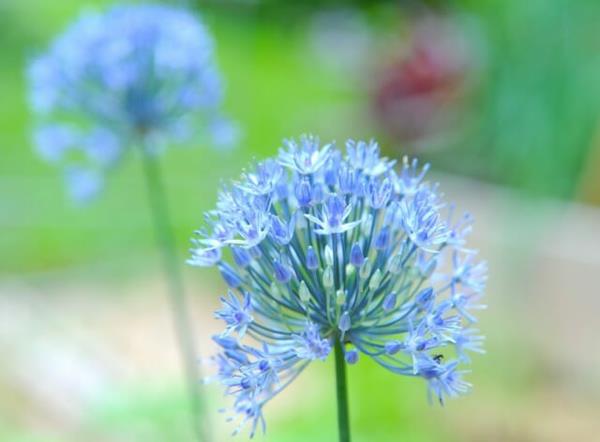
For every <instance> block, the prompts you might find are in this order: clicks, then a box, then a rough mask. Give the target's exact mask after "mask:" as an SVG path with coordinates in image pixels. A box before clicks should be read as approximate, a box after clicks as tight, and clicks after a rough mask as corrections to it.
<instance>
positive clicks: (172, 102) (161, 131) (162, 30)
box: [27, 5, 233, 197]
mask: <svg viewBox="0 0 600 442" xmlns="http://www.w3.org/2000/svg"><path fill="white" fill-rule="evenodd" d="M27 73H28V78H29V84H30V91H29V92H30V94H29V98H30V103H31V108H32V110H33V112H34V114H35V116H36V119H37V121H36V125H37V128H36V130H35V133H34V142H35V145H36V147H37V149H38V152H39V154H40V156H42V158H43V159H45V160H47V161H49V162H52V163H57V164H59V165H61V166H64V167H65V169H66V168H69V169H86V170H87V171H89V170H93V171H94V172H95V174H96V175H97V176H98V177H100V176H101V173H100V172H103V171H105V170H106V169H108V168H110V167H111V166H112V165H114V163H115V162H116V161H117V160H118V159H119V158H120V157H121V156H122V154H123V151H124V150H125V149H126V148H127V147H129V146H131V145H132V144H134V143H139V142H140V139H142V138H143V139H144V140H145V145H146V148H148V149H150V150H152V151H153V152H154V153H156V152H158V151H160V150H162V147H163V146H164V145H165V144H166V143H167V142H169V143H172V142H182V141H184V140H186V139H188V138H190V137H191V136H192V135H194V136H195V135H198V133H200V134H204V135H208V137H209V138H212V139H213V141H214V143H213V144H219V143H222V142H226V141H227V139H228V138H229V139H230V138H232V136H233V126H232V125H231V124H230V123H229V122H227V121H226V120H225V119H224V118H223V117H222V116H221V112H220V111H219V108H220V105H221V101H222V91H221V81H220V77H219V74H218V72H217V69H216V66H215V63H214V60H213V43H212V39H211V38H210V36H209V35H208V33H207V31H206V29H205V27H204V26H203V25H202V24H201V23H200V22H199V21H198V20H197V19H196V17H194V16H193V15H192V14H191V13H189V12H187V11H185V10H183V9H177V8H174V7H170V6H162V5H129V6H115V7H112V8H110V9H108V10H107V11H105V12H91V11H88V12H86V13H84V14H82V15H81V16H80V17H79V18H78V19H77V20H76V21H75V22H74V23H72V24H71V25H70V26H69V27H68V28H67V29H66V30H65V31H64V33H63V34H61V35H60V36H59V37H58V38H56V39H55V40H54V42H53V43H52V44H51V46H50V48H49V49H48V51H47V52H46V53H45V54H43V55H41V56H39V57H37V58H35V59H33V60H32V61H31V63H30V64H29V67H28V72H27ZM81 173H83V172H81ZM70 181H71V182H72V180H70ZM98 184H100V182H98ZM96 187H97V188H98V189H99V188H100V187H101V186H99V185H97V186H96ZM73 194H74V195H80V196H82V197H83V196H90V194H91V192H89V191H88V192H84V191H77V190H74V191H73Z"/></svg>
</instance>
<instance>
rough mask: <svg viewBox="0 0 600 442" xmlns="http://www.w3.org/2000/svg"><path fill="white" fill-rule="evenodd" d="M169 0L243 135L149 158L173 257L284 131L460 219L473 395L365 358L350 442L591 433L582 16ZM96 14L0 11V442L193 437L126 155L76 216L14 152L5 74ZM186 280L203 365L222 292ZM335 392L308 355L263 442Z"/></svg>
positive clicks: (28, 155) (597, 100) (408, 5)
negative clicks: (481, 306)
mask: <svg viewBox="0 0 600 442" xmlns="http://www.w3.org/2000/svg"><path fill="white" fill-rule="evenodd" d="M189 3H191V5H190V6H191V7H193V8H194V10H195V11H196V12H197V13H198V14H199V15H201V17H202V19H203V21H204V22H205V23H206V25H207V26H208V27H209V28H210V30H211V32H212V33H213V35H214V38H215V41H216V55H217V58H218V64H219V67H220V68H221V71H222V73H223V77H224V82H225V84H226V110H227V112H228V114H229V115H230V116H231V118H232V119H234V120H235V121H236V122H237V123H238V124H239V126H240V128H241V133H242V136H241V138H240V141H239V145H238V146H236V147H235V148H233V149H230V150H227V151H216V150H214V149H211V148H210V147H209V146H196V145H190V146H186V147H185V148H182V149H173V150H171V151H169V152H168V154H167V155H165V157H164V161H163V166H164V174H165V177H166V181H167V186H168V194H169V198H170V202H171V207H172V209H173V216H174V219H175V224H176V234H177V239H178V243H179V246H180V251H181V260H182V262H183V261H184V259H185V257H186V249H187V244H188V238H189V237H190V236H191V232H192V231H193V230H194V229H195V228H197V227H199V226H200V224H201V222H202V212H203V211H204V210H206V209H208V208H210V207H211V206H212V205H213V204H214V202H215V197H216V189H217V187H218V185H219V183H220V182H221V181H222V180H224V179H228V178H232V177H235V176H237V175H238V174H239V172H240V170H241V169H242V168H243V167H244V166H245V165H246V164H247V163H248V162H249V161H250V160H252V159H253V158H262V157H265V156H267V155H272V154H273V153H275V152H276V150H277V148H278V146H280V143H281V140H282V139H283V138H287V137H292V136H298V135H300V134H302V133H306V132H310V133H314V134H317V135H319V136H320V137H321V138H322V139H323V140H327V141H328V140H337V141H338V142H339V143H340V144H342V143H343V142H344V141H345V140H346V139H347V138H351V137H355V138H372V137H374V138H376V139H377V140H379V141H380V142H381V145H382V149H383V150H384V152H385V153H386V155H388V156H391V157H397V158H399V157H400V156H401V155H403V154H405V153H409V154H411V155H417V156H419V157H421V158H424V159H426V160H427V161H430V162H431V163H432V165H433V171H434V172H433V179H434V180H438V181H440V182H441V185H442V188H443V189H444V190H445V192H446V194H447V196H448V199H451V200H455V201H457V203H458V206H459V208H465V209H467V208H468V209H469V210H470V211H471V212H472V213H474V215H475V216H476V219H477V224H476V233H475V235H474V242H475V244H476V246H477V247H478V248H479V249H481V255H482V256H483V257H485V258H487V259H489V261H490V269H491V271H490V273H491V279H490V287H489V290H488V304H489V306H490V307H489V309H488V311H486V312H485V314H484V315H482V320H481V329H482V330H483V331H484V333H485V334H486V335H488V343H487V349H488V354H487V355H486V356H484V357H477V358H476V359H475V361H474V364H473V373H472V375H471V376H470V380H471V381H472V382H473V383H474V384H475V389H474V391H473V393H472V394H471V395H470V396H468V397H466V398H462V399H459V400H456V401H452V402H450V403H449V404H448V405H447V406H446V407H445V408H443V409H441V408H440V407H435V406H433V407H432V406H429V405H428V403H427V400H426V395H425V385H423V384H422V383H421V382H419V381H415V380H413V379H405V378H398V377H396V376H394V375H392V374H390V373H387V372H386V371H384V370H383V369H381V368H379V367H377V366H375V365H374V364H372V363H370V362H369V361H367V360H366V358H363V360H362V361H361V363H360V364H358V365H357V366H354V367H351V369H350V371H349V378H350V379H349V380H350V396H351V398H350V400H351V415H352V426H353V432H354V435H355V440H357V441H390V442H391V441H398V440H402V441H436V440H442V439H443V440H447V441H482V440H485V441H571V440H590V441H591V440H595V439H596V438H597V437H598V434H600V424H599V423H598V420H597V411H598V409H599V408H598V407H599V406H600V375H599V373H600V359H599V358H600V356H598V352H597V351H595V347H597V338H598V336H599V335H600V326H599V325H598V321H597V318H596V316H597V315H596V314H595V312H597V311H598V309H599V308H600V301H599V300H598V296H597V294H598V288H597V284H596V283H595V282H594V281H593V280H592V275H594V274H595V273H594V271H598V270H600V227H599V226H600V210H599V209H598V208H597V207H596V206H597V204H598V203H599V202H600V175H599V171H600V147H599V145H598V144H599V138H598V122H599V120H598V116H599V115H600V114H599V109H600V30H599V28H598V23H600V3H599V2H597V1H595V0H579V1H577V2H573V1H567V0H529V1H520V0H503V1H502V0H487V1H470V0H463V1H450V2H441V1H437V2H433V1H429V2H418V1H404V2H398V1H395V2H392V1H389V2H376V1H355V2H352V1H345V2H344V1H333V0H329V1H316V0H312V1H308V2H301V3H299V2H295V3H293V4H292V2H288V1H284V0H281V1H275V0H271V1H262V2H261V1H260V0H256V1H241V0H240V1H226V0H223V1H208V2H206V1H197V2H195V3H194V2H189ZM104 4H109V3H108V2H78V1H74V0H61V1H60V2H46V1H42V0H19V1H18V0H0V17H1V18H0V20H1V28H0V97H1V98H0V103H1V105H0V146H2V149H3V154H2V156H1V158H2V159H1V160H0V228H1V231H0V352H1V353H0V354H1V355H2V356H1V358H2V360H1V363H0V440H2V441H4V440H6V441H43V442H45V441H83V440H85V441H132V440H134V441H164V440H174V441H185V440H191V435H190V434H188V427H187V421H186V402H185V397H184V393H183V391H182V383H181V381H180V378H179V367H178V357H177V354H176V351H175V348H174V347H175V345H174V339H173V337H172V335H171V329H170V324H169V317H168V311H167V308H166V307H167V306H166V302H165V300H164V299H163V296H164V295H163V291H164V286H163V282H162V278H161V272H160V268H159V266H158V262H157V256H156V251H155V249H154V243H153V237H152V230H151V227H152V226H151V223H150V221H149V217H148V211H147V207H146V199H145V195H144V188H143V181H142V174H141V166H140V164H138V163H137V162H136V160H137V158H135V156H134V155H130V157H126V158H125V159H124V161H123V164H122V165H121V167H119V168H117V169H115V170H114V172H113V173H112V176H111V177H110V178H109V179H108V185H107V188H106V189H105V192H104V194H103V195H102V196H101V198H99V199H98V201H95V202H94V203H93V204H91V205H90V206H89V207H85V208H83V209H82V208H81V207H75V206H73V205H72V204H71V203H69V201H68V200H67V199H66V198H65V194H64V189H63V188H62V180H61V178H60V176H59V174H58V173H57V171H56V170H54V169H52V168H51V167H49V166H48V165H47V164H44V163H43V162H42V161H41V160H40V159H39V158H37V157H36V155H35V154H34V152H33V149H32V146H31V140H30V127H31V125H32V121H31V115H30V113H29V111H28V107H27V102H26V89H27V87H26V84H25V79H24V67H25V65H26V62H27V60H28V59H29V57H31V56H33V55H34V54H36V53H37V52H39V51H41V50H43V49H44V48H45V47H46V45H47V44H48V42H49V41H50V39H52V38H53V37H54V36H55V35H56V34H57V33H58V32H60V31H61V30H62V29H64V27H65V26H66V25H67V24H68V23H69V22H70V21H71V20H72V19H74V18H75V17H76V16H77V15H78V13H79V12H80V11H81V10H82V8H85V7H97V6H100V5H104ZM423 47H425V48H426V49H427V50H432V51H433V53H434V54H437V55H436V57H437V58H434V63H431V60H427V59H426V60H425V61H423V59H422V58H421V52H419V50H420V49H422V48H423ZM185 277H186V280H187V283H188V289H189V290H188V292H189V294H190V297H191V298H193V299H192V302H193V315H194V317H195V319H196V321H195V324H196V329H197V330H196V331H197V334H198V337H199V340H200V342H201V353H202V354H203V355H204V356H206V355H207V354H208V353H209V352H210V350H211V347H210V339H209V337H210V335H211V334H212V333H214V332H215V331H216V330H218V324H217V323H216V322H215V321H214V320H213V319H212V316H211V312H212V310H213V307H214V306H215V304H216V300H217V298H218V295H220V294H222V293H223V290H224V287H223V286H222V284H221V282H220V281H219V280H218V278H217V275H216V272H214V271H211V270H199V269H195V268H194V269H190V268H186V269H185ZM207 392H208V394H209V395H210V399H211V401H212V402H213V403H214V404H215V405H213V406H211V407H210V408H209V409H208V410H207V413H208V415H209V419H210V421H211V422H212V423H213V426H214V428H213V433H214V435H215V437H214V440H216V441H225V440H228V437H229V436H228V435H229V431H230V430H231V428H230V427H228V425H227V424H226V423H224V422H223V421H224V419H223V416H221V415H219V414H218V413H217V409H218V408H219V407H220V406H222V399H221V396H220V390H219V389H218V388H217V387H214V386H209V387H208V388H207ZM333 393H334V391H333V367H332V366H331V365H330V364H329V363H324V364H320V363H315V364H313V366H312V367H311V368H310V369H309V370H308V371H307V372H306V373H305V374H304V375H303V376H302V377H301V380H299V381H298V382H297V383H296V384H294V385H293V386H292V387H291V388H290V389H289V391H288V392H286V393H285V394H283V395H282V396H281V397H280V398H277V399H276V400H275V401H274V402H273V403H272V404H271V405H269V406H267V408H266V415H267V420H268V426H269V428H268V432H267V435H266V436H265V437H264V440H269V441H278V442H279V441H304V440H315V441H329V440H335V403H334V394H333ZM238 437H240V436H238ZM242 437H244V436H242ZM260 437H261V438H262V436H260Z"/></svg>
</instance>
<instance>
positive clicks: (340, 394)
mask: <svg viewBox="0 0 600 442" xmlns="http://www.w3.org/2000/svg"><path fill="white" fill-rule="evenodd" d="M335 385H336V394H337V409H338V432H339V437H340V442H350V418H349V416H348V389H347V384H346V361H345V360H344V349H343V348H342V344H341V343H340V341H339V339H338V340H336V343H335Z"/></svg>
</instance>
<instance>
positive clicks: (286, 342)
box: [189, 137, 487, 435]
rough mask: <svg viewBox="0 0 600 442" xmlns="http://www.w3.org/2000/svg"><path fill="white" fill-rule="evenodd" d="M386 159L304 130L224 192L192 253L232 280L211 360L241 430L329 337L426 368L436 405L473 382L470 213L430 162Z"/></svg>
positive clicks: (476, 338) (482, 267) (475, 342)
mask: <svg viewBox="0 0 600 442" xmlns="http://www.w3.org/2000/svg"><path fill="white" fill-rule="evenodd" d="M394 166H395V164H394V162H393V161H390V160H388V159H386V158H382V157H381V156H380V155H379V149H378V147H377V144H375V143H374V142H371V143H365V142H362V141H359V142H354V141H348V142H347V154H346V157H342V153H341V152H340V151H339V150H338V149H336V148H335V146H334V145H325V146H321V145H320V144H319V141H318V139H316V138H313V137H303V138H301V140H300V141H299V142H294V141H287V142H286V143H285V147H284V148H283V149H282V150H281V152H280V154H279V157H278V158H277V159H276V160H266V161H264V162H262V163H259V164H257V165H256V166H255V167H254V168H253V169H251V170H250V171H247V172H245V173H244V174H243V175H242V177H241V179H240V181H239V182H235V183H233V184H231V185H230V186H229V187H226V188H225V189H224V190H223V191H222V192H221V193H220V195H219V198H218V203H217V209H216V210H215V211H212V212H210V213H209V215H208V216H207V219H208V226H206V227H205V229H204V230H202V231H199V232H198V237H197V238H195V239H194V240H193V242H194V248H193V249H192V257H191V258H190V260H189V262H190V263H191V264H193V265H199V266H212V265H215V266H218V267H219V268H220V270H221V273H222V274H223V276H224V278H225V281H226V282H227V284H228V285H229V286H230V293H229V295H228V297H227V298H222V301H223V309H222V310H219V311H218V312H217V317H218V318H221V319H223V320H224V321H225V323H226V329H225V331H224V333H223V334H221V335H220V336H217V337H215V341H216V343H217V344H218V345H219V346H220V347H221V352H220V353H219V354H218V355H217V356H216V357H215V361H216V362H217V364H218V374H217V378H218V379H219V380H220V382H221V383H222V384H223V385H224V386H225V387H226V391H227V394H228V395H231V396H233V409H232V411H233V413H234V414H235V413H237V414H239V416H240V426H239V427H238V428H237V429H236V432H237V431H238V430H239V428H240V427H241V426H242V425H243V424H244V423H249V424H250V426H251V430H250V433H251V435H254V433H255V431H256V429H257V427H258V426H262V427H264V418H263V414H262V409H263V406H264V405H265V404H266V403H267V402H268V401H269V400H270V399H271V398H273V397H274V396H275V395H276V394H277V393H278V392H280V391H281V390H282V389H284V388H285V387H286V386H287V385H288V384H289V383H290V382H292V381H293V380H294V379H295V378H296V376H298V374H299V373H300V372H302V370H303V369H304V368H305V367H306V366H307V365H308V364H309V363H310V362H311V361H314V360H317V359H318V360H325V359H326V358H327V356H328V355H329V354H330V353H331V351H332V348H333V347H334V346H335V345H336V343H337V345H340V344H341V345H342V346H343V348H344V352H345V360H346V362H347V363H348V364H355V363H357V362H358V361H359V359H360V358H361V357H370V358H372V359H374V360H375V361H376V362H378V363H379V364H381V365H382V366H383V367H385V368H387V369H388V370H391V371H392V372H394V373H397V374H400V375H405V376H413V377H418V378H422V379H424V380H425V381H426V383H427V385H428V391H429V396H430V398H433V397H435V398H436V399H437V400H438V401H439V402H443V401H444V400H445V398H446V397H452V396H456V395H459V394H462V393H465V392H466V391H468V389H469V384H468V383H467V382H465V381H464V380H463V374H464V373H465V371H464V369H462V368H461V366H462V364H464V363H468V362H469V356H468V353H469V352H478V353H483V337H482V336H480V335H479V333H478V331H477V330H476V329H474V328H472V327H471V325H472V324H473V323H474V322H475V321H476V318H475V316H474V315H473V311H474V310H477V309H481V308H483V307H484V306H483V305H481V304H480V298H481V296H482V295H483V292H484V289H485V282H486V271H487V267H486V264H485V262H483V261H478V260H477V254H476V252H475V251H473V250H470V249H468V248H467V247H466V240H467V235H468V234H469V232H470V231H471V227H470V226H471V224H472V218H471V217H470V216H469V215H468V214H467V215H464V216H463V217H460V218H459V219H454V215H453V214H454V208H453V206H448V205H447V204H446V203H445V202H444V201H443V199H442V196H441V194H440V193H439V191H438V187H437V185H432V184H430V183H428V182H426V181H425V172H426V171H427V169H428V166H425V167H423V168H422V169H421V168H419V167H418V163H417V161H416V160H413V161H409V160H408V159H406V158H405V159H404V161H403V163H402V164H401V165H400V167H399V168H398V169H399V170H396V169H395V168H394ZM225 249H229V250H230V252H227V253H224V252H225ZM225 257H231V258H232V260H231V263H227V262H226V258H225ZM246 337H248V338H249V340H248V341H246V339H245V338H246ZM232 418H233V417H232Z"/></svg>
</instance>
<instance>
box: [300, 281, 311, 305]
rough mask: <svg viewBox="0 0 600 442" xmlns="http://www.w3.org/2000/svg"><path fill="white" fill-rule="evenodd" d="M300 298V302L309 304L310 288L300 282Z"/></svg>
mask: <svg viewBox="0 0 600 442" xmlns="http://www.w3.org/2000/svg"><path fill="white" fill-rule="evenodd" d="M298 296H300V300H301V301H302V302H303V303H304V304H308V301H310V292H309V291H308V287H307V286H306V283H305V282H304V281H301V282H300V288H299V289H298Z"/></svg>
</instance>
